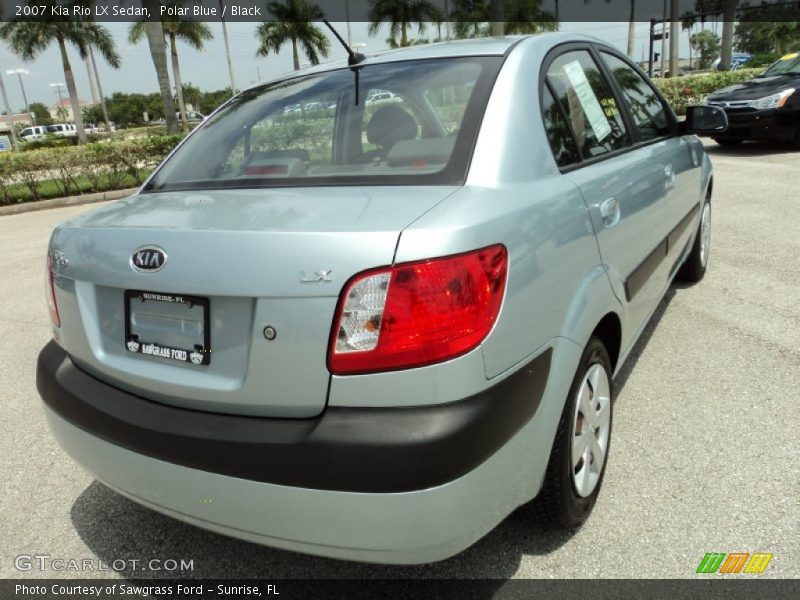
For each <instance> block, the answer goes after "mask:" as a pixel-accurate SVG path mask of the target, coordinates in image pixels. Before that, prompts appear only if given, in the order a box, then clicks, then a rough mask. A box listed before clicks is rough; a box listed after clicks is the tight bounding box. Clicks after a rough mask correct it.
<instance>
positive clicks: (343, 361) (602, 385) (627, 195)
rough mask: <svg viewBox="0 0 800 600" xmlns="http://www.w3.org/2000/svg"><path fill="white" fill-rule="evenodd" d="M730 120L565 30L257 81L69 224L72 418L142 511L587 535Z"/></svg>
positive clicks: (57, 278) (406, 542) (399, 544)
mask: <svg viewBox="0 0 800 600" xmlns="http://www.w3.org/2000/svg"><path fill="white" fill-rule="evenodd" d="M375 93H381V94H386V93H391V94H392V101H391V102H367V99H369V98H373V97H374V94H375ZM725 125H726V121H725V117H724V113H722V111H720V110H718V109H715V108H712V107H697V108H690V109H689V114H688V117H687V120H686V121H685V122H682V123H679V122H678V121H677V119H676V117H675V115H674V114H673V112H672V110H671V109H670V108H669V106H668V105H667V104H666V103H665V101H664V99H663V98H662V97H661V96H660V95H659V93H658V92H657V91H656V90H655V89H654V88H653V87H652V86H651V84H650V83H649V82H648V80H647V77H646V76H644V74H643V73H642V72H641V71H640V70H639V69H638V68H637V67H635V66H633V65H632V64H631V63H630V62H629V61H628V60H627V59H626V58H625V57H624V56H622V55H621V54H620V53H619V52H617V51H616V50H614V49H612V48H611V47H609V46H606V45H604V44H603V43H602V42H600V41H597V40H594V39H592V38H587V37H582V36H574V35H567V34H561V33H555V34H546V35H541V36H534V37H523V38H499V39H485V40H476V41H469V42H458V43H448V44H441V45H431V46H424V47H415V48H410V49H405V50H400V51H395V52H388V53H385V54H382V55H380V56H376V57H371V58H368V59H366V60H365V61H363V62H361V63H359V64H356V65H352V66H348V65H346V64H334V65H326V66H321V67H317V68H314V69H310V70H306V71H302V72H300V73H298V74H295V75H292V76H291V77H289V78H286V79H281V80H278V81H274V82H271V83H267V84H263V85H259V86H257V87H254V88H252V89H249V90H247V91H244V92H242V93H241V94H239V95H237V96H236V97H235V98H233V99H231V100H230V101H229V102H228V103H227V104H226V105H224V106H223V107H221V108H220V109H219V110H217V111H216V112H215V113H214V114H212V115H211V116H209V117H208V118H207V119H206V120H205V122H204V123H203V124H202V125H201V126H199V127H198V128H197V129H196V130H195V131H194V132H193V133H192V134H191V135H190V136H189V137H188V138H187V139H186V140H185V141H184V142H183V143H182V144H181V145H180V146H179V147H178V148H177V149H176V150H175V151H174V152H173V154H172V155H171V156H170V157H168V158H167V160H166V161H165V162H164V163H163V165H162V166H161V167H159V168H158V169H157V170H156V172H155V173H154V174H153V175H152V177H151V178H150V179H149V180H148V182H147V183H146V184H145V185H144V186H143V187H142V189H141V190H140V191H139V193H138V194H136V195H135V196H133V197H131V198H128V199H126V200H123V201H121V202H117V203H115V204H111V205H108V206H104V207H102V208H99V209H97V210H94V211H92V212H88V213H86V214H83V215H81V216H78V217H76V218H74V219H72V220H71V221H69V222H67V223H63V224H61V225H59V226H58V227H57V228H56V229H55V231H54V232H53V235H52V239H51V242H50V247H49V253H48V267H47V289H48V303H49V308H50V314H51V317H52V321H53V334H54V340H53V341H52V342H51V343H49V344H48V345H47V346H46V347H45V348H44V350H43V351H42V353H41V355H40V358H39V365H38V375H37V383H38V388H39V391H40V393H41V396H42V398H43V400H44V403H45V410H46V414H47V417H48V420H49V422H50V426H51V428H52V431H53V433H54V434H55V436H56V437H57V438H58V440H59V442H60V443H61V445H62V446H63V447H64V448H65V449H66V450H67V451H68V452H69V453H70V454H71V455H72V456H73V457H74V458H75V460H77V461H78V462H79V463H81V464H82V465H84V466H85V467H86V468H87V469H89V470H90V471H91V472H92V473H93V474H94V475H95V476H96V477H97V478H98V479H99V480H100V481H102V482H103V483H104V484H106V485H108V486H109V487H111V488H113V489H114V490H117V491H118V492H119V493H121V494H123V495H125V496H127V497H129V498H131V499H133V500H134V501H136V502H139V503H141V504H144V505H146V506H149V507H151V508H153V509H154V510H157V511H160V512H162V513H165V514H167V515H171V516H173V517H175V518H177V519H180V520H183V521H186V522H189V523H193V524H196V525H198V526H200V527H204V528H207V529H210V530H213V531H217V532H220V533H223V534H227V535H231V536H234V537H238V538H242V539H246V540H251V541H254V542H258V543H263V544H267V545H271V546H277V547H281V548H286V549H290V550H296V551H301V552H307V553H312V554H319V555H325V556H332V557H338V558H344V559H352V560H364V561H373V562H392V563H423V562H430V561H435V560H440V559H443V558H446V557H449V556H452V555H454V554H456V553H458V552H460V551H462V550H463V549H465V548H466V547H468V546H469V545H471V544H472V543H474V542H475V541H477V540H478V539H480V538H481V537H482V536H483V535H485V534H486V533H487V532H488V531H490V530H491V529H492V528H493V527H495V526H496V525H497V524H498V523H499V522H500V521H501V520H502V519H503V518H505V516H506V515H508V514H509V513H510V512H511V511H513V510H514V509H515V508H517V507H518V506H520V505H522V504H525V503H527V502H529V501H531V500H532V499H534V498H535V505H536V506H537V508H538V511H539V512H540V513H541V515H542V517H543V518H545V519H546V520H547V521H549V522H550V523H552V524H554V525H556V526H560V527H569V528H572V527H576V526H578V525H580V524H581V523H582V522H583V521H584V520H585V519H586V518H587V517H588V515H589V513H590V512H591V510H592V507H593V505H594V503H595V501H596V499H597V496H598V492H599V490H600V487H601V483H602V480H603V473H604V471H605V467H606V464H607V460H608V452H609V442H610V434H611V424H612V407H613V397H614V388H613V376H614V374H615V373H616V372H618V371H619V369H620V366H621V365H622V363H623V362H624V360H625V358H626V356H627V355H628V353H629V352H630V350H631V348H632V346H633V344H634V343H635V342H636V340H637V338H638V336H639V334H640V333H641V331H642V329H643V328H644V327H645V325H646V323H647V321H648V319H649V318H650V316H651V315H652V313H653V311H654V310H655V308H656V306H657V305H658V303H659V301H660V300H661V298H662V296H663V294H664V293H665V291H666V290H667V288H668V286H669V285H670V283H671V281H672V280H673V278H674V277H675V276H676V275H680V276H681V277H683V278H685V279H688V280H691V281H698V280H699V279H701V278H702V276H703V274H704V272H705V269H706V264H707V260H708V254H709V242H710V215H711V204H710V199H711V189H712V169H711V164H710V162H709V159H708V157H707V156H706V154H705V152H704V151H703V147H702V145H701V143H700V142H699V140H698V139H697V138H696V137H695V136H694V135H693V133H710V132H719V131H722V130H724V128H725Z"/></svg>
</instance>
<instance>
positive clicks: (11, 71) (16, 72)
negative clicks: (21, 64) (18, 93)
mask: <svg viewBox="0 0 800 600" xmlns="http://www.w3.org/2000/svg"><path fill="white" fill-rule="evenodd" d="M6 75H16V76H17V77H18V78H19V89H21V90H22V101H23V102H24V103H25V112H27V113H29V112H31V111H30V107H29V106H28V97H27V96H26V95H25V86H24V85H23V84H22V76H23V75H30V72H28V70H27V69H8V70H7V71H6Z"/></svg>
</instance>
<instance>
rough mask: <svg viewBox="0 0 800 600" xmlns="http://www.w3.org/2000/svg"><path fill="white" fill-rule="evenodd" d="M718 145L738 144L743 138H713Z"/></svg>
mask: <svg viewBox="0 0 800 600" xmlns="http://www.w3.org/2000/svg"><path fill="white" fill-rule="evenodd" d="M714 141H715V142H717V143H718V144H719V145H720V146H738V145H739V144H741V143H742V142H743V141H744V140H743V139H741V138H714Z"/></svg>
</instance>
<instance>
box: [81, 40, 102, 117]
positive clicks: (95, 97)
mask: <svg viewBox="0 0 800 600" xmlns="http://www.w3.org/2000/svg"><path fill="white" fill-rule="evenodd" d="M89 48H91V46H89V47H88V48H86V58H84V59H83V63H84V64H85V65H86V75H88V77H89V91H90V92H91V93H92V104H99V103H100V99H99V97H98V94H97V81H96V80H95V78H94V71H93V70H92V62H91V60H89Z"/></svg>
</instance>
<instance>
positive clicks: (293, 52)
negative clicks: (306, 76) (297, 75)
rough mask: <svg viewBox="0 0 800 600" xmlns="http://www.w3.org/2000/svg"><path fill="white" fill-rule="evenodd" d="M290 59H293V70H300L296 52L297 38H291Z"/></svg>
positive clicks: (298, 57) (298, 56) (298, 55)
mask: <svg viewBox="0 0 800 600" xmlns="http://www.w3.org/2000/svg"><path fill="white" fill-rule="evenodd" d="M292 59H293V60H294V70H295V71H299V70H300V54H299V53H298V52H297V40H296V39H295V38H292Z"/></svg>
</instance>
